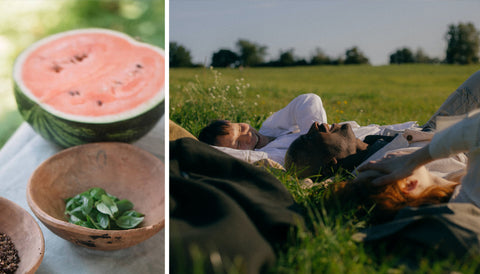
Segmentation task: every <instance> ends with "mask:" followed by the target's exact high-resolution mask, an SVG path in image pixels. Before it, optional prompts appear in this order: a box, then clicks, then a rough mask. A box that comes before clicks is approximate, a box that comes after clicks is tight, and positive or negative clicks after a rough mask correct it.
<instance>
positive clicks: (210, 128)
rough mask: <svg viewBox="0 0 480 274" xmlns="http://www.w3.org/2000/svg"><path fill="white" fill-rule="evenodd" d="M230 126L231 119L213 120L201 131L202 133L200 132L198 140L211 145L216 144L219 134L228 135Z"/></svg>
mask: <svg viewBox="0 0 480 274" xmlns="http://www.w3.org/2000/svg"><path fill="white" fill-rule="evenodd" d="M229 127H230V121H227V120H213V121H212V122H210V124H208V125H207V126H206V127H204V128H203V129H202V130H201V131H200V134H198V140H199V141H201V142H204V143H207V144H209V145H215V143H216V141H217V136H221V135H228V128H229Z"/></svg>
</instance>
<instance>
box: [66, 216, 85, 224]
mask: <svg viewBox="0 0 480 274" xmlns="http://www.w3.org/2000/svg"><path fill="white" fill-rule="evenodd" d="M68 221H69V222H70V223H73V224H74V223H77V222H80V221H82V220H81V219H79V218H77V217H75V215H70V218H69V220H68Z"/></svg>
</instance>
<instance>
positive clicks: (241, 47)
mask: <svg viewBox="0 0 480 274" xmlns="http://www.w3.org/2000/svg"><path fill="white" fill-rule="evenodd" d="M479 37H480V33H479V31H477V29H476V28H475V26H474V25H473V23H459V24H457V25H454V24H451V25H449V26H448V30H447V32H446V33H445V37H444V39H445V41H446V42H447V49H446V54H445V59H443V60H441V59H440V58H438V57H433V58H432V57H429V56H428V55H427V54H426V53H425V52H424V51H423V50H422V49H421V48H419V49H417V50H416V51H415V52H414V51H412V50H411V49H409V48H408V47H403V48H399V49H397V50H395V52H393V53H392V54H390V56H389V62H390V64H405V63H446V64H462V65H463V64H477V63H478V62H479V56H478V55H479V46H480V38H479ZM235 46H236V49H237V51H232V50H230V49H219V50H218V51H216V52H214V53H213V54H212V57H211V61H210V64H209V65H210V66H213V67H261V66H269V67H286V66H307V65H349V64H369V63H370V61H369V59H368V57H367V56H365V54H364V53H363V52H362V51H361V50H360V49H359V48H358V47H357V46H353V47H351V48H349V49H347V50H346V51H345V54H344V55H342V56H340V57H338V58H332V57H330V56H328V55H327V54H325V53H324V51H323V50H322V49H321V48H316V49H315V52H314V54H313V55H312V56H311V57H310V58H309V59H305V58H297V57H295V55H294V49H288V50H284V51H281V52H280V54H279V56H278V59H276V60H271V61H266V60H265V57H266V55H267V46H265V45H261V44H258V43H255V42H251V41H248V40H246V39H239V40H238V41H237V42H236V44H235ZM169 57H170V67H195V66H204V65H207V64H194V63H193V62H192V57H191V54H190V51H189V50H188V49H187V48H186V47H184V46H183V45H180V44H178V43H176V42H170V53H169Z"/></svg>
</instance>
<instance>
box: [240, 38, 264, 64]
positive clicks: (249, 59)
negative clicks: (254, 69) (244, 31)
mask: <svg viewBox="0 0 480 274" xmlns="http://www.w3.org/2000/svg"><path fill="white" fill-rule="evenodd" d="M237 47H238V49H239V52H240V54H239V56H240V65H243V66H246V67H249V66H256V65H260V64H261V63H263V62H264V58H265V55H266V53H267V47H266V46H262V45H259V44H255V43H252V42H250V41H247V40H244V39H240V40H238V42H237Z"/></svg>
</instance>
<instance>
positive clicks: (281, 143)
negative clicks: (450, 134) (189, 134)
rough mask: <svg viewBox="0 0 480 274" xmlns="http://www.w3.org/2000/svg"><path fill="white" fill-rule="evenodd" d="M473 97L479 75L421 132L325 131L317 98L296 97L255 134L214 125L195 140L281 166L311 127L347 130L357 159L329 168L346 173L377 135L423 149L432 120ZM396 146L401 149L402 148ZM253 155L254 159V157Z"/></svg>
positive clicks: (478, 98) (354, 127) (479, 102)
mask: <svg viewBox="0 0 480 274" xmlns="http://www.w3.org/2000/svg"><path fill="white" fill-rule="evenodd" d="M479 93H480V71H478V72H476V73H474V74H473V75H472V76H470V77H469V78H468V79H467V80H466V81H465V82H464V83H463V84H462V85H460V86H459V87H458V88H457V90H456V91H455V92H453V93H452V94H451V95H450V96H449V97H448V98H447V100H446V101H445V102H444V103H443V104H442V106H441V107H440V108H439V109H438V110H437V112H436V113H435V114H434V115H433V116H432V117H431V118H430V120H429V121H428V122H427V123H425V125H423V126H422V127H418V126H416V123H415V122H407V123H403V124H396V125H391V126H377V125H369V126H365V127H360V126H358V124H357V123H356V122H344V123H341V124H339V125H336V126H333V127H330V125H328V124H326V123H327V115H326V112H325V109H324V108H323V104H322V101H321V99H320V97H318V96H317V95H315V94H304V95H300V96H298V97H297V98H295V99H294V100H292V102H290V103H289V104H288V105H287V106H286V107H285V108H283V109H281V110H279V111H277V112H276V113H274V114H273V115H271V116H270V117H269V118H267V120H265V122H264V123H263V124H262V126H261V128H260V130H259V131H256V130H255V129H254V128H253V127H251V126H250V125H248V124H244V123H232V122H230V121H225V120H217V121H214V122H212V123H211V124H210V125H208V126H207V127H205V128H204V129H203V130H202V131H201V132H200V135H199V140H200V141H203V142H205V143H208V144H210V145H214V146H216V147H217V148H218V149H221V150H223V151H224V152H226V153H228V154H230V155H232V156H234V157H237V158H240V159H243V160H251V162H253V161H256V160H259V158H261V157H265V158H269V159H272V160H274V161H276V162H278V163H279V164H281V165H282V166H284V165H285V163H284V159H285V154H286V152H287V150H288V148H289V146H290V144H292V143H293V141H295V140H297V139H300V138H301V136H304V137H302V139H306V137H308V138H311V137H312V135H313V133H314V131H312V129H313V128H314V126H315V125H316V126H315V127H317V128H319V129H321V130H325V129H327V128H328V129H329V130H330V129H332V130H333V129H335V131H336V130H337V129H336V128H338V127H340V128H344V131H345V128H346V127H350V128H351V131H352V132H353V134H354V136H355V137H356V139H358V141H357V140H355V143H356V145H355V152H356V151H357V150H358V152H359V154H357V155H356V156H351V157H350V158H348V159H346V160H344V158H346V156H345V155H339V156H340V158H338V157H335V160H334V162H333V163H335V161H336V162H337V163H335V165H334V166H337V167H344V168H346V169H350V170H351V169H353V167H355V166H358V165H359V164H360V163H361V162H363V161H364V160H366V158H368V157H369V156H372V154H373V153H375V152H376V151H377V150H379V149H380V148H382V147H383V145H385V144H386V143H387V142H389V141H390V140H391V138H390V137H382V138H380V137H378V136H379V135H380V136H392V135H395V134H396V133H399V132H405V131H407V132H408V134H405V133H404V135H405V138H407V139H409V140H407V142H408V143H411V144H412V143H415V144H414V145H415V146H418V145H424V144H418V142H419V141H428V140H429V139H430V138H431V137H432V136H433V135H432V134H428V133H427V132H428V131H434V130H435V129H436V128H437V122H436V120H437V117H439V116H455V115H460V114H465V113H467V112H468V111H470V110H472V109H475V108H477V107H479V106H480V94H479ZM315 123H316V124H315ZM322 125H323V126H322ZM348 125H349V126H348ZM412 130H415V131H412ZM309 132H310V133H311V134H309ZM368 135H377V137H367V136H368ZM379 138H380V139H381V140H380V141H378V139H379ZM333 139H334V138H333ZM411 144H410V145H411ZM397 145H398V144H397ZM401 146H403V147H405V146H406V144H403V145H401ZM222 147H225V148H222ZM397 148H398V147H397ZM350 149H352V148H350ZM252 150H254V151H252ZM246 151H248V152H246ZM313 151H314V150H312V151H310V152H311V153H310V154H313ZM254 153H260V154H258V155H259V156H257V154H254ZM353 154H356V153H352V150H351V151H349V153H348V156H350V155H353ZM332 159H333V158H332ZM307 161H309V160H307ZM301 166H304V165H301ZM319 168H320V166H310V167H309V169H310V170H315V171H310V175H311V174H313V173H316V172H318V170H319ZM323 170H324V172H330V170H325V168H324V169H323Z"/></svg>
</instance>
